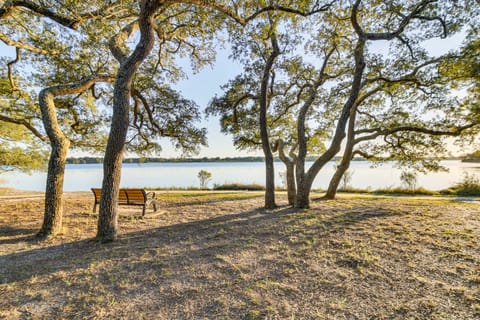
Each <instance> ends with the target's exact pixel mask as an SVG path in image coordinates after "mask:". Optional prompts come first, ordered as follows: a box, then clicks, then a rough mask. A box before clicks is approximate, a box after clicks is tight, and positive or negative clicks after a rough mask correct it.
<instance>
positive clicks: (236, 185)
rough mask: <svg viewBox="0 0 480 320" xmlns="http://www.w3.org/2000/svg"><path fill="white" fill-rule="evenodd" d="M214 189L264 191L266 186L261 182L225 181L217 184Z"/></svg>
mask: <svg viewBox="0 0 480 320" xmlns="http://www.w3.org/2000/svg"><path fill="white" fill-rule="evenodd" d="M213 190H246V191H263V190H265V186H262V185H259V184H245V183H225V184H215V185H214V186H213Z"/></svg>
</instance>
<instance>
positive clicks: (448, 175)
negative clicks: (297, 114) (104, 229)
mask: <svg viewBox="0 0 480 320" xmlns="http://www.w3.org/2000/svg"><path fill="white" fill-rule="evenodd" d="M308 165H309V164H308ZM334 165H335V163H334V162H330V163H328V164H327V166H326V167H325V168H324V169H323V170H322V171H321V172H320V173H319V175H318V176H317V178H316V180H315V182H314V185H313V186H314V188H323V189H325V188H326V187H327V186H328V182H329V180H330V178H331V176H332V174H333V172H334ZM442 165H444V166H445V167H447V168H449V172H440V173H430V174H428V175H423V174H419V175H418V186H421V187H424V188H427V189H431V190H440V189H443V188H447V187H450V186H452V185H453V184H455V183H456V182H458V181H461V180H462V178H463V175H464V174H465V173H469V174H475V175H477V176H480V164H479V163H463V162H460V161H457V160H447V161H442ZM200 170H207V171H209V172H211V173H212V180H211V181H210V182H209V186H210V187H212V186H213V184H215V183H216V184H224V183H235V182H240V183H257V184H262V185H263V184H264V180H265V178H264V176H265V173H264V164H263V163H262V162H195V163H191V162H184V163H144V164H124V165H123V170H122V182H121V186H122V187H145V188H155V187H174V186H175V187H192V186H193V187H198V186H199V181H198V178H197V174H198V172H199V171H200ZM275 170H276V172H277V175H276V177H275V179H276V183H277V184H278V185H281V179H280V176H279V172H283V171H285V167H284V165H283V164H282V163H281V162H277V163H275ZM350 170H352V171H353V176H352V180H351V183H350V184H351V186H353V187H357V188H372V189H377V188H386V187H398V186H400V185H401V181H400V173H401V170H399V169H397V168H394V167H393V163H389V164H386V165H383V166H380V167H377V168H371V164H370V163H369V162H367V161H353V162H352V165H351V169H350ZM102 175H103V168H102V164H71V165H67V168H66V173H65V185H64V189H65V191H87V190H90V188H92V187H101V185H102ZM0 179H1V182H0V186H1V187H11V188H16V189H21V190H32V191H43V190H45V181H46V173H45V172H34V173H33V174H31V175H28V174H24V173H19V172H9V173H6V174H3V175H1V176H0Z"/></svg>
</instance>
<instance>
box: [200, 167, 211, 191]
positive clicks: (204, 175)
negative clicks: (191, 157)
mask: <svg viewBox="0 0 480 320" xmlns="http://www.w3.org/2000/svg"><path fill="white" fill-rule="evenodd" d="M197 177H198V179H199V180H200V188H202V189H206V188H207V184H208V182H209V181H210V180H211V178H212V174H211V173H210V172H208V171H206V170H200V171H199V172H198V174H197Z"/></svg>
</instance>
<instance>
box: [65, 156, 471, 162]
mask: <svg viewBox="0 0 480 320" xmlns="http://www.w3.org/2000/svg"><path fill="white" fill-rule="evenodd" d="M263 159H264V158H263V157H226V158H221V157H213V158H209V157H203V158H149V157H146V158H126V159H124V160H123V163H147V162H169V163H172V162H263ZM316 159H317V157H316V156H310V157H307V159H306V160H307V161H315V160H316ZM340 159H341V157H334V158H333V159H332V161H339V160H340ZM446 160H462V161H470V162H478V161H479V159H478V158H476V159H472V158H468V157H450V158H447V159H446ZM275 161H280V159H279V158H278V157H275ZM353 161H366V160H365V159H363V158H353ZM67 163H68V164H86V163H103V158H100V157H80V158H68V159H67Z"/></svg>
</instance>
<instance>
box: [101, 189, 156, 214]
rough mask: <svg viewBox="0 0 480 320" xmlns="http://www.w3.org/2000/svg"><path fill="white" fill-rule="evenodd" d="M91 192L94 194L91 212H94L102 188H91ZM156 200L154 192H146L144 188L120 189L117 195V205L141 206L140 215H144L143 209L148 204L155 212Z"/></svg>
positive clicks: (144, 209)
mask: <svg viewBox="0 0 480 320" xmlns="http://www.w3.org/2000/svg"><path fill="white" fill-rule="evenodd" d="M92 192H93V195H94V196H95V203H94V205H93V212H94V213H95V210H96V209H97V204H99V203H100V197H101V195H102V189H99V188H92ZM156 200H157V199H156V198H155V192H146V191H145V189H133V188H132V189H120V191H119V195H118V205H125V206H142V207H143V211H142V216H144V215H145V211H146V209H147V207H148V206H150V205H152V206H153V212H157V203H156Z"/></svg>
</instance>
